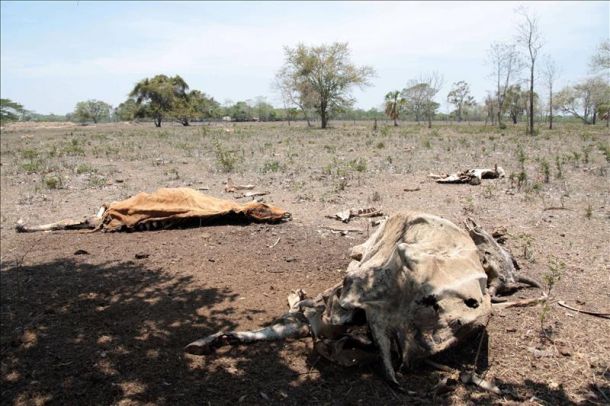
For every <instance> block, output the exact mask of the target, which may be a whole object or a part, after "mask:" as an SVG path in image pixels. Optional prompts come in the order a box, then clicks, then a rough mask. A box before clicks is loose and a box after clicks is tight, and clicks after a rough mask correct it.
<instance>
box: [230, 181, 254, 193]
mask: <svg viewBox="0 0 610 406" xmlns="http://www.w3.org/2000/svg"><path fill="white" fill-rule="evenodd" d="M254 187H255V186H254V185H236V184H235V183H234V182H233V179H231V178H229V179H227V182H226V184H225V192H226V193H235V191H237V190H252V189H254Z"/></svg>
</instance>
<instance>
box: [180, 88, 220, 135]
mask: <svg viewBox="0 0 610 406" xmlns="http://www.w3.org/2000/svg"><path fill="white" fill-rule="evenodd" d="M218 106H219V104H218V102H216V100H214V98H212V97H208V96H207V95H206V94H205V93H203V92H201V91H199V90H191V91H190V92H189V93H187V94H186V96H185V97H183V98H178V99H177V100H176V103H175V106H174V110H173V113H172V114H173V115H174V116H175V117H176V119H177V120H178V121H179V122H180V123H181V124H182V125H184V126H188V125H189V124H190V121H191V120H201V119H204V118H210V117H212V116H213V114H214V111H215V110H216V109H217V108H218Z"/></svg>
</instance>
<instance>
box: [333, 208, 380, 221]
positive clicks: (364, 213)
mask: <svg viewBox="0 0 610 406" xmlns="http://www.w3.org/2000/svg"><path fill="white" fill-rule="evenodd" d="M379 216H383V212H382V211H381V210H378V209H376V208H374V207H369V208H365V209H348V210H342V211H340V212H337V213H335V214H333V215H330V216H326V217H327V218H330V219H334V220H340V221H342V222H344V223H349V221H350V220H351V219H352V218H354V217H379Z"/></svg>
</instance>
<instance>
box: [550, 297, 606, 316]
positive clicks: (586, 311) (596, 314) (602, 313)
mask: <svg viewBox="0 0 610 406" xmlns="http://www.w3.org/2000/svg"><path fill="white" fill-rule="evenodd" d="M557 304H558V305H559V306H561V307H565V308H566V309H569V310H572V311H575V312H578V313H583V314H588V315H589V316H595V317H601V318H602V319H610V313H606V312H592V311H589V310H583V309H577V308H575V307H572V306H570V305H568V304H566V302H564V301H563V300H560V301H558V302H557Z"/></svg>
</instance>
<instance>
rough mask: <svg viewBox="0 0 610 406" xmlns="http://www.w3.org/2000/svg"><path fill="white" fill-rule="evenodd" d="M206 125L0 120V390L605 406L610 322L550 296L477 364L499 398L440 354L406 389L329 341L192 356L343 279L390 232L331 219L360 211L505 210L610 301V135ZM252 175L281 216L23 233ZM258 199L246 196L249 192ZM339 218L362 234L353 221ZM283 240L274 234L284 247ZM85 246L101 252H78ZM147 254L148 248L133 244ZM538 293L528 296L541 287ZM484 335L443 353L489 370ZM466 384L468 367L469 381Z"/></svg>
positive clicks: (561, 291)
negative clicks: (133, 200) (162, 191)
mask: <svg viewBox="0 0 610 406" xmlns="http://www.w3.org/2000/svg"><path fill="white" fill-rule="evenodd" d="M333 124H334V128H333V129H331V130H328V131H321V130H317V129H307V128H305V127H303V126H302V125H296V126H295V125H293V126H291V127H288V126H287V125H286V123H275V124H263V123H260V124H259V123H254V124H237V125H232V124H231V125H226V126H221V125H212V126H192V127H188V128H183V127H178V126H171V125H170V126H164V127H162V128H160V129H157V128H153V127H152V126H151V125H150V124H112V125H97V126H88V127H80V126H59V125H56V126H45V125H42V126H41V125H19V126H7V127H5V128H3V129H2V133H1V137H0V138H1V139H0V141H1V159H2V166H1V171H2V176H1V187H2V194H1V200H0V202H1V207H2V213H1V222H0V227H1V240H0V242H1V250H0V254H1V260H2V270H1V272H0V277H1V294H2V295H1V322H2V329H1V330H2V331H1V333H0V351H1V358H2V361H1V383H2V384H1V397H2V403H4V404H121V405H130V404H226V403H233V404H235V403H242V404H268V403H278V404H279V403H283V404H405V403H414V404H430V403H433V402H434V403H442V404H463V403H488V404H520V403H523V402H527V403H530V404H587V403H589V404H607V403H609V399H610V371H609V367H610V321H609V320H607V319H602V318H596V317H592V316H588V315H585V314H580V313H576V312H572V311H570V310H567V309H564V308H561V307H559V306H557V304H556V303H554V301H552V302H551V304H550V306H549V307H548V309H547V310H545V309H544V308H543V307H540V306H538V307H528V308H514V309H506V310H503V311H501V312H498V313H497V314H495V315H494V317H493V318H492V321H491V322H490V325H489V326H488V339H487V340H485V341H486V345H485V346H484V351H483V357H482V359H480V360H479V363H478V365H477V368H478V369H479V371H480V372H481V373H483V374H484V375H485V377H486V379H488V380H490V381H493V382H495V383H496V384H497V385H498V386H499V387H500V388H501V389H502V390H503V392H504V394H503V395H502V396H497V395H493V394H491V393H487V392H483V391H481V390H480V389H478V388H476V387H471V386H465V385H463V384H461V383H453V384H451V385H449V386H448V388H446V389H444V390H442V391H435V390H434V387H435V385H436V384H437V383H438V382H439V381H440V380H441V379H442V378H444V377H449V378H452V379H455V378H457V377H456V376H455V375H454V374H451V373H448V372H439V371H435V370H432V369H430V368H429V367H427V366H425V365H419V364H416V365H413V366H412V368H411V369H409V370H407V371H403V374H402V375H401V377H400V378H399V379H400V382H401V384H402V386H403V387H404V389H405V393H398V392H395V391H393V390H391V389H390V388H389V387H388V386H387V385H386V384H385V383H384V381H383V379H382V378H381V373H380V369H379V367H378V366H376V365H372V366H370V367H366V368H352V369H345V368H342V367H339V366H336V365H332V364H329V363H328V362H326V361H324V360H321V359H319V357H318V356H317V355H316V354H315V353H314V352H313V351H312V343H311V340H301V341H290V342H279V343H272V344H254V345H250V346H239V347H236V348H228V349H222V350H220V351H219V352H218V353H217V354H214V355H210V356H205V357H201V356H193V355H187V354H184V353H183V347H184V346H185V345H186V344H188V343H189V342H191V341H193V340H194V339H197V338H200V337H202V336H205V335H207V334H210V333H213V332H216V331H218V330H220V329H236V328H238V329H252V328H255V327H258V326H260V325H262V324H264V323H266V322H269V321H271V320H272V319H273V318H274V317H276V316H279V315H281V314H282V313H283V312H285V310H286V308H287V306H286V295H287V294H288V293H289V291H290V290H291V289H295V288H303V289H305V290H306V291H307V292H308V293H310V294H312V295H315V294H316V293H318V292H320V291H322V290H324V289H326V288H328V287H330V286H331V285H332V284H334V283H335V282H337V281H339V280H340V279H341V278H342V275H343V271H344V270H345V268H346V266H347V264H348V263H349V258H348V256H347V252H348V248H349V247H350V246H352V245H355V244H358V243H360V242H362V241H364V240H365V239H366V238H367V235H368V234H370V232H371V231H372V230H374V227H373V226H372V225H369V223H368V221H366V220H364V219H358V220H355V221H352V222H351V223H350V224H348V225H344V224H341V223H340V222H338V221H335V220H331V219H327V218H325V217H324V216H325V215H327V214H333V213H335V212H337V211H339V210H342V209H346V208H350V207H352V208H359V207H371V206H374V207H376V208H380V209H382V210H383V211H384V212H385V213H387V214H391V213H393V212H396V211H397V210H399V209H412V210H421V211H426V212H429V213H433V214H437V215H441V216H443V217H446V218H448V219H450V220H452V221H454V222H456V223H457V224H461V222H462V221H463V220H464V219H465V218H466V217H467V216H472V217H474V218H475V219H477V221H478V222H479V223H480V224H482V225H483V226H484V227H485V228H487V229H488V230H491V229H493V228H495V227H499V226H504V227H506V228H507V230H508V233H509V239H508V242H507V245H508V247H509V248H510V249H511V250H512V252H513V253H514V254H515V255H516V257H517V259H518V261H519V262H520V264H521V266H522V272H524V273H525V274H526V275H528V276H532V277H535V278H537V279H538V280H541V281H543V280H547V279H549V278H550V277H551V276H552V275H553V274H556V275H559V274H560V275H561V279H560V280H559V281H558V282H557V283H556V284H555V286H554V287H553V289H552V292H551V294H552V297H553V299H554V300H565V301H566V302H567V303H568V304H570V305H572V306H576V307H580V308H586V309H588V310H594V311H606V312H608V311H609V310H610V294H609V292H610V272H609V271H610V255H609V254H610V252H609V248H608V240H609V237H610V188H609V186H610V183H609V182H608V170H609V160H610V136H609V134H608V130H607V129H606V128H604V127H601V126H598V127H592V126H581V125H563V126H561V125H560V128H559V129H557V130H554V131H548V130H542V131H541V133H540V134H539V135H538V136H537V137H527V136H525V135H523V134H522V132H523V128H522V127H519V128H513V127H510V128H508V129H506V130H498V129H495V128H491V127H484V126H482V125H479V124H476V125H475V124H472V125H469V124H463V125H452V126H441V125H438V126H436V128H433V129H432V130H428V129H425V128H424V127H421V126H418V125H413V124H410V125H406V124H405V125H402V126H401V127H398V128H394V127H385V126H380V129H379V130H378V131H377V132H373V131H372V126H371V125H370V124H369V123H341V122H339V123H333ZM494 164H498V165H500V166H502V167H504V169H505V170H506V173H507V178H506V179H500V180H484V181H483V183H482V184H481V185H479V186H470V185H440V184H436V183H434V182H433V181H431V180H430V179H429V178H428V177H427V175H428V174H429V173H430V172H434V173H439V172H453V171H459V170H462V169H466V168H469V167H492V166H493V165H494ZM229 176H230V177H232V178H233V180H234V181H235V182H236V183H252V184H255V185H257V188H256V190H261V191H268V192H270V194H269V195H268V196H265V201H266V202H270V203H273V204H275V205H277V206H279V207H282V208H284V209H287V210H288V211H290V212H291V213H292V214H293V217H294V219H293V221H291V222H289V223H285V224H280V225H263V224H250V225H217V226H212V227H205V228H190V229H181V230H166V231H151V232H140V233H93V234H91V233H79V232H56V233H42V234H16V233H15V232H14V225H15V223H16V222H17V220H18V219H19V218H23V219H24V220H26V222H28V223H31V224H34V223H44V222H50V221H56V220H58V219H63V218H79V217H81V216H84V215H90V214H93V213H94V212H95V211H96V210H97V208H98V207H99V206H100V205H101V204H102V203H104V202H110V201H113V200H119V199H123V198H126V197H129V196H131V195H133V194H135V193H137V192H140V191H149V192H150V191H153V190H155V189H156V188H158V187H162V186H190V187H193V188H201V189H208V190H207V191H206V193H210V194H212V195H214V196H220V197H225V198H228V199H232V198H234V196H233V195H231V194H226V193H224V184H223V182H224V181H226V180H227V177H229ZM242 200H243V199H242ZM325 226H330V227H337V228H341V227H343V228H350V229H358V230H360V231H355V232H349V233H347V235H342V234H340V233H333V232H330V231H329V230H327V229H325V228H324V227H325ZM276 242H277V244H276V245H274V244H275V243H276ZM78 250H84V251H86V252H87V253H86V254H82V255H75V253H76V252H77V251H78ZM136 254H138V255H137V257H136ZM538 294H539V292H537V291H535V290H531V289H530V290H525V291H521V292H519V293H517V294H516V295H515V298H525V297H535V296H537V295H538ZM478 342H479V340H478V339H477V338H475V339H474V340H473V342H471V343H466V344H465V345H464V346H463V347H461V348H459V349H455V350H452V351H450V352H449V353H447V354H441V355H439V356H437V357H436V360H437V361H438V362H441V363H445V364H447V365H450V366H452V367H454V368H460V369H466V368H470V367H471V365H472V362H473V361H474V354H475V352H476V347H477V345H478ZM449 382H450V383H451V382H453V381H452V380H451V379H450V380H449Z"/></svg>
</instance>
